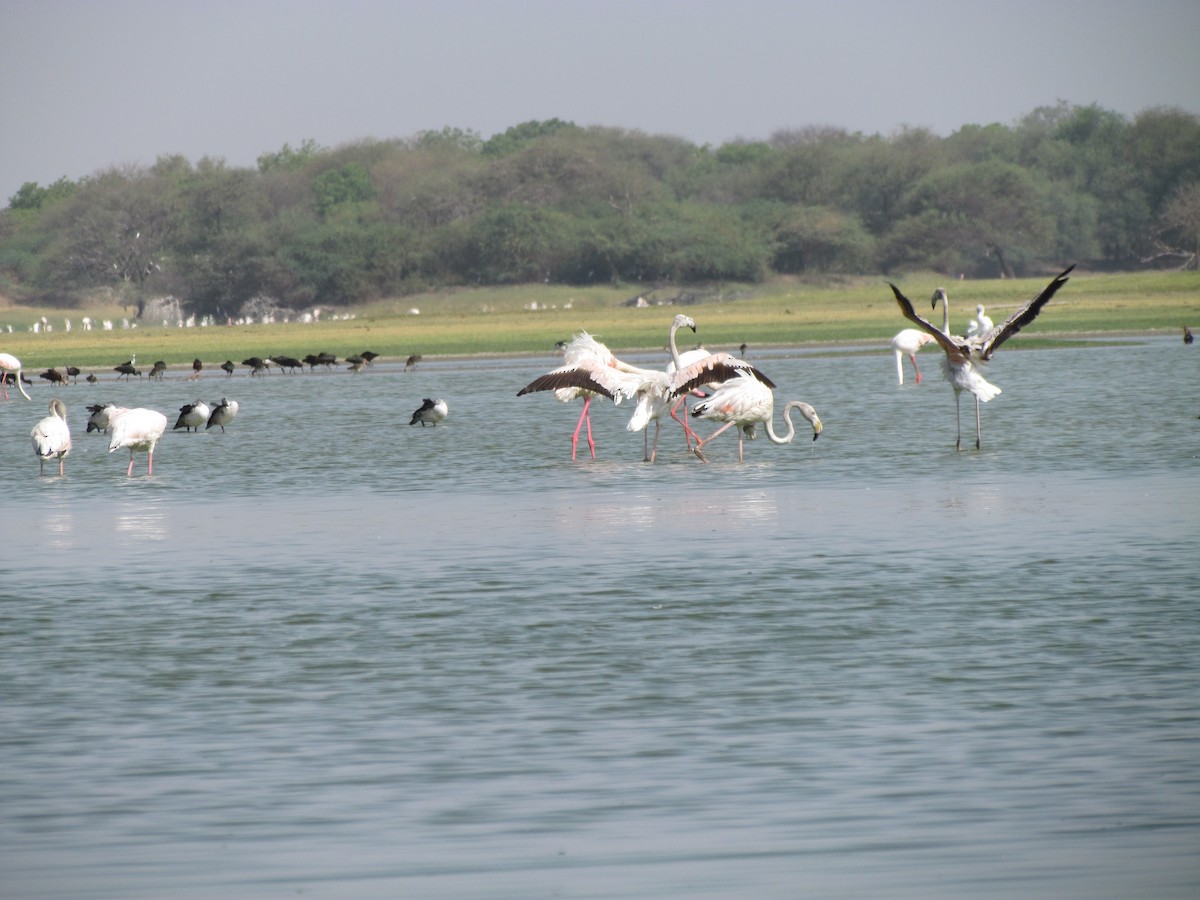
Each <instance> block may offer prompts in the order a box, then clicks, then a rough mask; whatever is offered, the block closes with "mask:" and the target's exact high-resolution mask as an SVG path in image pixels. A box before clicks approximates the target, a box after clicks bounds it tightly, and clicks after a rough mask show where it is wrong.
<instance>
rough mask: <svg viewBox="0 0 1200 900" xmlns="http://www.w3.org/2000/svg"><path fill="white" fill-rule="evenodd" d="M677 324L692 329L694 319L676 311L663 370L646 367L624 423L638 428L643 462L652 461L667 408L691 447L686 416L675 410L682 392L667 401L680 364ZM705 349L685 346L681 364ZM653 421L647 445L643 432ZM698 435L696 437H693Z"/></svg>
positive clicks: (703, 353) (695, 358)
mask: <svg viewBox="0 0 1200 900" xmlns="http://www.w3.org/2000/svg"><path fill="white" fill-rule="evenodd" d="M680 328H690V329H692V331H695V330H696V323H695V322H694V321H692V318H691V317H690V316H685V315H683V314H680V315H677V316H676V317H675V319H674V320H673V321H672V322H671V329H670V331H669V332H668V343H669V345H670V348H671V361H670V362H669V363H667V368H666V371H665V372H655V371H653V370H649V369H648V370H646V377H645V380H644V382H643V384H642V385H641V387H640V388H639V390H638V392H637V398H638V403H637V408H636V409H634V411H633V416H632V417H631V418H630V419H629V424H628V425H626V426H625V427H626V429H627V430H628V431H640V432H642V460H643V461H644V462H654V459H655V457H656V456H657V454H658V436H659V431H660V430H661V427H662V416H663V413H665V412H667V411H668V410H670V412H671V417H672V418H673V419H675V421H676V422H679V423H680V424H681V425H682V426H683V434H684V440H686V441H687V445H688V449H689V450H690V449H691V447H692V438H693V437H695V436H696V434H695V432H693V431H692V429H691V428H690V427H689V426H688V423H687V420H686V419H680V418H679V416H677V415H676V414H675V411H676V410H677V409H678V408H679V405H680V404H681V403H683V402H684V401H685V400H686V399H687V397H686V395H685V396H683V397H680V398H679V399H678V400H677V401H676V402H675V403H674V406H673V407H672V403H671V401H672V400H673V399H674V398H673V397H671V396H670V393H671V386H672V381H673V377H674V375H675V373H676V372H677V371H679V369H680V368H681V366H680V362H681V360H683V359H684V357H681V356H680V353H679V348H678V346H676V344H675V332H677V331H678V330H679V329H680ZM708 355H709V353H708V351H707V350H704V349H699V350H689V351H688V352H687V354H685V355H684V356H685V357H687V362H685V363H684V365H685V366H686V365H688V364H689V363H693V362H696V361H698V360H699V359H703V358H704V357H706V356H708ZM651 422H654V446H653V447H650V446H649V441H648V439H649V435H648V434H647V433H646V429H647V426H648V425H649V424H650V423H651ZM697 439H698V438H697Z"/></svg>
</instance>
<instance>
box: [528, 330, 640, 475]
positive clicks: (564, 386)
mask: <svg viewBox="0 0 1200 900" xmlns="http://www.w3.org/2000/svg"><path fill="white" fill-rule="evenodd" d="M563 358H564V364H563V365H561V366H559V367H558V368H557V369H551V370H550V371H549V372H547V373H546V374H545V375H541V376H539V377H537V378H535V379H534V380H533V381H531V382H529V384H527V385H525V387H523V388H521V390H519V391H517V396H518V397H521V396H524V395H525V394H532V393H534V392H536V391H554V396H555V398H557V399H558V400H560V401H561V402H563V403H570V402H571V401H572V400H577V399H578V398H580V397H582V398H583V412H581V413H580V414H579V422H578V423H576V425H575V431H574V432H573V433H572V435H571V459H575V453H576V449H577V448H578V445H579V432H580V430H581V429H582V428H583V426H584V424H585V423H586V424H587V442H588V448H589V449H590V450H591V453H592V459H595V458H596V442H595V441H594V440H593V439H592V419H591V416H590V415H589V409H590V407H591V405H592V400H593V399H594V398H595V397H607V398H608V399H609V400H612V401H613V402H614V403H618V404H619V403H620V402H621V400H623V399H624V398H626V397H634V396H636V395H637V392H638V389H639V387H640V386H641V384H642V381H643V377H642V373H644V372H645V370H642V369H637V368H636V367H634V366H630V365H628V364H627V363H623V362H621V361H620V360H619V359H617V358H616V357H615V356H613V354H612V351H610V350H609V349H608V348H607V347H606V346H604V345H603V344H602V343H600V342H599V341H598V340H596V339H595V338H594V337H592V336H591V335H590V334H588V333H587V332H586V331H581V332H580V333H579V334H577V335H575V337H574V338H573V339H572V340H571V342H570V343H569V344H567V346H566V350H565V351H564V353H563Z"/></svg>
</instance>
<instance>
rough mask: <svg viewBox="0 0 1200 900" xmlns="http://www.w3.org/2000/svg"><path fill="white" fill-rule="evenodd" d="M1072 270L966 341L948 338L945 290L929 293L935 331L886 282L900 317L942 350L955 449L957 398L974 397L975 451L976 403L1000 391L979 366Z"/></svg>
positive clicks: (959, 443) (979, 442)
mask: <svg viewBox="0 0 1200 900" xmlns="http://www.w3.org/2000/svg"><path fill="white" fill-rule="evenodd" d="M1074 268H1075V266H1074V265H1071V266H1069V267H1067V268H1066V269H1065V270H1063V272H1061V273H1060V274H1059V275H1058V276H1056V277H1055V278H1054V280H1053V281H1051V282H1050V283H1049V284H1048V285H1046V287H1045V288H1043V289H1042V292H1041V293H1040V294H1038V295H1037V296H1036V297H1034V298H1033V299H1032V300H1030V301H1029V302H1028V303H1026V304H1025V305H1024V306H1022V307H1021V308H1020V309H1018V310H1017V311H1016V312H1015V313H1013V314H1012V315H1011V316H1009V317H1008V318H1007V319H1005V320H1004V321H1003V322H1002V323H1000V324H999V325H997V326H995V327H994V328H992V329H991V330H989V331H988V332H986V333H984V334H982V335H975V336H973V337H970V338H964V337H957V336H952V335H950V334H949V333H948V332H949V321H950V310H949V306H948V298H947V296H946V292H945V290H943V289H942V288H938V289H937V290H936V291H934V294H933V308H934V309H936V308H937V304H938V302H939V301H940V302H941V303H942V313H943V315H942V327H941V328H938V327H937V326H936V325H933V324H931V323H930V322H927V321H926V320H925V319H923V318H921V316H920V315H918V314H917V312H916V310H915V309H913V305H912V301H910V300H909V299H908V298H907V297H905V296H904V294H902V293H900V289H899V288H898V287H896V285H894V284H892V283H891V282H890V281H889V282H888V286H889V287H890V288H891V289H892V293H893V294H894V295H895V297H896V302H897V304H899V306H900V311H901V312H902V313H903V314H904V317H905V318H906V319H908V320H909V321H910V322H913V323H915V324H916V325H917V326H919V327H920V328H921V330H923V331H924V332H926V333H927V334H930V335H932V336H933V339H934V340H935V341H937V342H938V344H939V345H940V346H941V348H942V350H944V351H945V354H946V356H945V359H944V360H943V361H942V369H943V372H944V373H945V375H946V380H947V381H949V382H950V386H951V387H953V388H954V417H955V422H956V429H957V431H956V436H955V441H954V446H955V449H959V450H961V449H962V418H961V415H960V396H961V394H962V392H963V391H968V392H969V393H971V394H972V395H974V397H975V449H976V450H978V449H980V447H981V446H982V443H983V438H982V434H981V432H982V423H981V416H980V412H979V404H980V403H981V402H982V403H987V402H988V401H989V400H991V399H992V398H993V397H995V396H996V395H997V394H999V393H1000V388H998V387H996V385H994V384H992V383H991V382H989V381H988V380H987V379H986V378H984V377H983V375H982V374H980V371H979V368H978V367H979V364H980V363H985V362H987V361H988V360H989V359H991V358H992V354H994V353H995V352H996V351H997V350H998V349H1000V345H1001V344H1003V343H1004V342H1005V341H1006V340H1008V339H1009V338H1010V337H1012V336H1013V335H1014V334H1016V333H1017V332H1018V331H1020V330H1021V329H1022V328H1024V327H1025V326H1026V325H1028V324H1029V323H1030V322H1032V321H1033V320H1034V319H1036V318H1037V316H1038V313H1040V312H1041V311H1042V307H1044V306H1045V305H1046V304H1047V303H1049V302H1050V298H1051V297H1053V296H1054V295H1055V294H1056V293H1057V292H1058V289H1059V288H1061V287H1062V286H1063V285H1064V284H1066V283H1067V280H1068V279H1067V275H1068V274H1070V272H1071V270H1073V269H1074Z"/></svg>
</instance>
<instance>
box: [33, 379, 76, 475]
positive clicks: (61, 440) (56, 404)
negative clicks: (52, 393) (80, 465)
mask: <svg viewBox="0 0 1200 900" xmlns="http://www.w3.org/2000/svg"><path fill="white" fill-rule="evenodd" d="M29 436H30V437H31V438H33V452H34V453H36V454H37V457H38V474H39V475H45V474H46V460H48V459H50V458H52V457H56V458H57V459H58V474H59V476H61V475H62V474H63V457H64V456H66V455H67V454H68V453H70V452H71V429H70V428H69V427H67V407H66V406H65V405H64V404H63V402H62V401H61V400H59V399H58V398H57V397H56V398H55V399H53V400H51V401H50V415H48V416H46V418H44V419H42V420H41V421H40V422H38V423H37V424H36V425H34V426H33V431H31V432H30V433H29Z"/></svg>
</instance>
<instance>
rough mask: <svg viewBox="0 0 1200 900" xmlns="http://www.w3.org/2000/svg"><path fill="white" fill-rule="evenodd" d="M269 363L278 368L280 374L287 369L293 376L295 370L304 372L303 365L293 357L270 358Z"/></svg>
mask: <svg viewBox="0 0 1200 900" xmlns="http://www.w3.org/2000/svg"><path fill="white" fill-rule="evenodd" d="M271 362H273V363H275V365H277V366H279V371H280V372H282V371H283V370H284V369H287V370H288V371H289V372H291V373H292V374H293V375H294V374H295V373H296V370H297V369H299V370H300V371H302V372H303V371H304V363H302V362H301V361H300V360H298V359H296V357H294V356H272V357H271Z"/></svg>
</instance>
